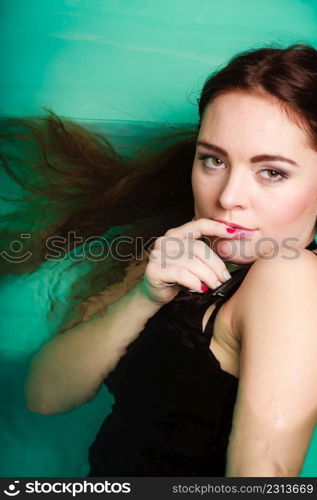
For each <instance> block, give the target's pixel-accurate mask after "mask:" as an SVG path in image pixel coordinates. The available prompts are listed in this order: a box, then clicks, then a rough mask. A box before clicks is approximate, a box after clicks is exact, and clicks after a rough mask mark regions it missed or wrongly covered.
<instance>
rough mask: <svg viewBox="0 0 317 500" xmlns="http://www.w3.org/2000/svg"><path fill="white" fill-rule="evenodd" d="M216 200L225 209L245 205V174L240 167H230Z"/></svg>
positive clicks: (246, 193) (246, 195)
mask: <svg viewBox="0 0 317 500" xmlns="http://www.w3.org/2000/svg"><path fill="white" fill-rule="evenodd" d="M218 202H219V204H220V205H221V206H222V207H223V208H224V209H225V210H232V209H233V208H237V207H238V208H244V207H246V206H247V203H248V186H247V175H246V173H245V172H243V169H242V168H241V169H239V168H236V169H232V170H231V172H230V173H228V176H227V177H224V179H223V186H222V189H221V191H220V195H219V198H218Z"/></svg>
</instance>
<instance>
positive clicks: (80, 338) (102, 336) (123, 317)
mask: <svg viewBox="0 0 317 500" xmlns="http://www.w3.org/2000/svg"><path fill="white" fill-rule="evenodd" d="M160 307H161V306H160V305H158V304H154V303H153V302H151V301H150V300H149V299H148V298H147V296H146V295H145V294H144V293H143V289H142V282H141V283H138V284H137V285H135V286H134V287H133V288H132V289H131V290H130V291H129V292H128V293H126V294H125V295H124V296H123V297H121V298H120V299H118V300H116V301H115V302H113V303H112V304H110V305H109V306H108V308H107V311H106V312H105V313H103V314H99V315H98V316H95V317H93V318H92V319H90V320H88V321H85V322H84V323H80V324H79V325H78V326H75V327H74V328H71V329H69V330H67V331H65V332H63V333H59V334H57V335H56V336H55V337H54V338H53V339H52V340H50V341H49V342H47V343H46V344H44V345H43V346H42V348H41V349H40V351H39V352H38V353H37V354H36V355H35V356H34V357H33V359H32V362H31V367H30V372H29V376H28V380H27V382H26V386H25V394H26V399H27V403H28V408H29V409H30V410H31V411H34V412H37V413H42V414H44V415H52V414H56V413H64V412H66V411H69V410H71V409H73V408H76V407H79V406H80V405H82V404H83V403H86V402H88V401H91V400H92V399H93V398H94V396H95V395H96V393H97V391H98V389H99V388H100V386H101V384H102V383H103V380H104V379H105V378H106V377H107V375H108V374H109V372H110V371H112V370H113V369H114V368H115V366H116V365H117V363H118V361H119V360H120V358H121V357H122V356H123V355H124V354H125V352H126V349H127V346H128V345H129V344H130V343H131V342H132V341H133V340H134V339H136V338H137V337H138V335H139V333H140V332H141V331H142V330H143V328H144V326H145V324H146V322H147V321H148V319H149V318H150V317H151V316H153V315H154V314H155V313H156V312H157V311H158V310H159V309H160Z"/></svg>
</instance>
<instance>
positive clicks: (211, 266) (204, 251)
mask: <svg viewBox="0 0 317 500" xmlns="http://www.w3.org/2000/svg"><path fill="white" fill-rule="evenodd" d="M188 252H189V253H192V254H193V255H195V257H197V258H198V259H200V260H201V261H202V262H203V263H204V265H205V266H207V269H208V270H210V271H211V272H212V273H213V274H215V275H216V276H217V280H218V281H221V282H223V283H224V282H225V281H227V280H228V279H230V278H231V275H230V273H229V271H228V269H227V267H226V265H225V263H224V262H223V260H222V259H221V258H220V257H219V256H218V255H217V254H216V253H215V252H214V251H213V250H212V249H211V248H210V246H209V245H207V244H206V243H205V242H204V241H201V240H188Z"/></svg>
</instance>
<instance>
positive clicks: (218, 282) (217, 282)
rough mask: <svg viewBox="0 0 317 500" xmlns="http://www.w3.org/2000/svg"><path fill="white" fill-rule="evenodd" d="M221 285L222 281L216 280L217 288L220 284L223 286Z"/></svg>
mask: <svg viewBox="0 0 317 500" xmlns="http://www.w3.org/2000/svg"><path fill="white" fill-rule="evenodd" d="M221 285H222V283H221V281H219V280H218V281H216V284H215V288H218V286H221Z"/></svg>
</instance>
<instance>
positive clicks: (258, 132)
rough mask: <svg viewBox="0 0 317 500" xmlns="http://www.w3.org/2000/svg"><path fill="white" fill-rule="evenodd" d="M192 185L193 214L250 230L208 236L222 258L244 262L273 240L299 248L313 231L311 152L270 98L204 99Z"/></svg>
mask: <svg viewBox="0 0 317 500" xmlns="http://www.w3.org/2000/svg"><path fill="white" fill-rule="evenodd" d="M220 149H221V150H220ZM265 156H267V158H265ZM268 156H271V158H269V157H268ZM277 156H279V157H284V160H283V159H282V158H280V159H277V158H274V157H277ZM288 160H289V161H288ZM192 188H193V194H194V200H195V216H196V218H199V217H205V218H208V219H213V220H218V221H219V220H222V221H226V222H232V223H234V224H237V225H240V226H243V227H245V228H250V229H253V231H252V234H251V235H250V236H248V237H247V238H243V237H242V238H241V239H239V240H231V239H226V238H221V239H220V238H218V239H216V238H213V237H208V239H209V241H210V243H211V245H212V249H213V250H214V251H215V252H216V253H217V254H218V255H219V256H220V257H221V258H222V259H223V260H227V261H230V262H233V263H236V264H243V263H247V262H250V261H253V260H255V259H256V258H258V257H260V256H261V255H263V253H262V252H264V253H265V252H266V251H269V252H270V254H272V255H273V254H274V251H273V250H274V248H275V250H276V248H277V246H279V247H280V246H282V247H285V246H288V247H290V246H292V247H297V248H305V247H306V246H307V245H308V243H309V242H310V241H311V240H312V239H313V238H314V234H315V230H314V227H315V222H316V219H317V152H316V151H314V150H313V149H312V148H311V146H310V145H309V143H308V136H307V133H306V132H305V131H304V129H303V128H300V126H299V125H297V124H296V123H295V122H293V121H292V120H291V119H290V118H289V117H288V116H287V114H286V112H285V111H284V110H282V108H281V106H280V105H279V104H278V103H277V102H276V101H274V100H273V99H271V98H268V97H264V96H260V95H255V94H248V93H246V92H240V91H239V92H238V91H236V92H232V93H227V94H222V95H220V96H218V97H217V98H216V99H215V100H214V101H213V102H212V103H211V104H210V105H209V106H208V108H207V109H206V111H205V114H204V117H203V120H202V124H201V128H200V131H199V135H198V141H197V149H196V155H195V160H194V164H193V170H192ZM272 245H273V246H272Z"/></svg>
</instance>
